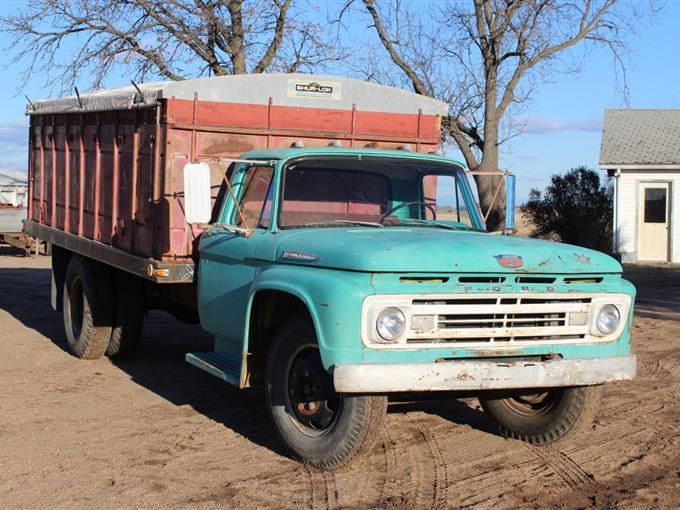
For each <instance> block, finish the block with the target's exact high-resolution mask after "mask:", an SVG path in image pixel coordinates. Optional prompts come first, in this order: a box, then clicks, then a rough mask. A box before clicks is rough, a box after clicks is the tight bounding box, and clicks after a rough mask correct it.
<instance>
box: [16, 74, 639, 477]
mask: <svg viewBox="0 0 680 510" xmlns="http://www.w3.org/2000/svg"><path fill="white" fill-rule="evenodd" d="M28 113H29V114H30V115H31V128H30V129H31V132H30V143H31V150H30V154H31V159H30V165H29V172H30V175H29V178H30V184H31V192H30V197H29V219H28V220H27V222H26V224H25V229H26V231H27V232H29V233H30V234H32V235H35V236H37V237H39V238H41V239H44V240H46V241H49V242H51V243H52V244H53V246H54V248H53V305H54V307H55V308H56V309H59V310H62V311H63V318H64V325H65V332H66V337H67V343H68V347H69V349H70V351H71V352H72V353H73V354H74V355H75V356H78V357H81V358H97V357H100V356H102V355H103V354H104V353H107V354H108V355H110V356H122V355H129V354H131V353H132V352H133V351H134V348H135V346H136V345H137V343H138V341H139V336H140V332H141V324H142V320H143V317H144V313H145V311H146V310H148V309H150V308H163V309H166V310H169V311H171V312H173V313H175V315H176V316H178V317H179V318H181V319H184V320H192V319H200V324H201V326H202V327H203V328H204V329H205V330H206V331H208V332H210V333H211V334H212V335H214V337H215V344H214V349H213V351H211V352H190V353H188V354H187V355H186V359H187V361H188V362H189V363H192V364H193V365H195V366H197V367H199V368H201V369H203V370H206V371H207V372H210V373H211V374H213V375H215V376H217V377H219V378H221V379H223V380H225V381H227V382H229V383H231V384H234V385H237V386H239V387H247V386H252V385H257V384H264V386H265V393H266V397H267V404H268V407H269V409H270V412H271V416H272V419H273V423H274V426H275V429H276V431H277V432H278V435H279V436H280V438H281V440H282V442H283V443H284V444H285V445H286V446H287V448H288V449H289V450H290V451H291V452H292V454H293V455H295V456H296V457H298V458H300V459H302V460H303V461H304V462H306V463H308V464H310V465H312V466H316V467H319V468H323V469H330V468H334V467H336V466H339V465H341V464H343V463H344V462H346V461H348V460H350V459H352V458H354V457H356V456H357V455H358V454H360V453H363V452H366V451H368V450H369V449H370V448H371V446H372V445H373V444H374V442H375V441H376V439H377V438H378V437H379V436H380V431H381V428H382V427H383V419H384V416H385V412H386V408H387V402H388V395H390V394H392V393H397V392H430V391H449V392H461V393H460V394H465V395H471V394H474V395H476V396H477V397H478V398H479V400H480V402H481V405H482V407H483V409H484V411H485V412H486V413H487V414H488V416H489V417H490V419H492V420H493V421H495V422H496V423H497V424H498V426H499V430H500V431H501V433H502V434H504V435H507V436H510V437H514V438H518V439H522V440H525V441H529V442H531V443H535V444H544V443H549V442H552V441H556V440H559V439H561V438H563V437H566V436H568V435H573V434H574V433H575V432H576V431H578V430H580V429H582V428H584V427H587V426H588V425H589V424H590V423H591V422H592V419H593V417H594V414H595V412H596V411H597V406H598V403H599V399H600V396H601V387H602V386H601V385H602V384H603V383H605V382H607V381H615V380H622V379H630V378H632V377H633V376H634V374H635V357H634V356H633V355H632V354H631V352H630V342H629V341H630V328H631V320H632V311H633V301H634V297H635V290H634V287H633V286H632V285H631V284H630V283H628V282H627V281H626V280H624V279H622V277H621V266H620V265H619V264H618V262H616V261H615V260H614V259H612V258H610V257H608V256H606V255H604V254H602V253H598V252H594V251H591V250H587V249H583V248H580V247H576V246H569V245H563V244H558V243H553V242H547V241H539V240H533V239H525V238H518V237H512V236H505V235H493V234H490V233H487V232H486V231H485V225H484V221H483V219H482V216H481V214H480V211H479V210H478V206H477V201H476V199H475V195H474V193H473V190H472V189H471V186H470V184H469V180H468V176H467V175H466V171H465V168H464V166H463V165H462V164H460V163H457V162H455V161H452V160H450V159H447V158H445V157H443V156H441V155H438V154H435V153H432V152H433V150H434V149H436V148H437V146H438V144H439V120H440V116H441V115H444V114H445V113H446V105H444V104H442V103H439V102H436V101H434V100H431V99H428V98H422V97H419V96H415V95H414V94H409V93H406V92H404V91H397V90H395V89H389V88H386V87H379V86H377V85H373V84H365V83H361V82H354V81H352V80H345V79H342V78H332V77H316V76H315V77H309V76H299V75H268V76H259V77H252V76H246V77H224V78H222V77H220V78H209V79H204V80H194V81H190V82H181V83H179V84H146V85H140V86H137V85H134V87H129V88H125V89H119V90H115V91H104V92H96V93H92V94H84V95H82V96H80V95H78V96H76V97H73V98H61V99H54V100H44V101H35V102H33V103H32V104H31V106H30V107H29V111H28ZM406 144H409V145H410V146H411V148H412V149H415V150H414V151H409V150H407V149H408V147H406V146H405V145H406ZM322 145H324V146H322ZM328 145H330V146H328ZM240 149H253V150H248V151H247V152H245V153H243V154H241V151H240ZM215 194H216V196H213V195H215ZM453 395H455V393H454V394H453Z"/></svg>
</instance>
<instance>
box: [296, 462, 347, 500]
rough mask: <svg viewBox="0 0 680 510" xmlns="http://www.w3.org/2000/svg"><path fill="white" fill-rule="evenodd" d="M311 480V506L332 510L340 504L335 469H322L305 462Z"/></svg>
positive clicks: (308, 477)
mask: <svg viewBox="0 0 680 510" xmlns="http://www.w3.org/2000/svg"><path fill="white" fill-rule="evenodd" d="M304 467H305V471H306V473H307V479H308V480H309V506H310V508H311V509H312V510H317V509H319V510H324V509H329V510H332V509H334V508H339V506H338V489H337V484H336V480H335V474H334V473H333V471H321V470H318V469H315V468H312V467H310V466H308V465H306V464H305V466H304Z"/></svg>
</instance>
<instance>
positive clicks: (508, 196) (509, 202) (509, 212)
mask: <svg viewBox="0 0 680 510" xmlns="http://www.w3.org/2000/svg"><path fill="white" fill-rule="evenodd" d="M514 229H515V176H514V175H510V174H508V175H506V176H505V230H506V231H507V230H514Z"/></svg>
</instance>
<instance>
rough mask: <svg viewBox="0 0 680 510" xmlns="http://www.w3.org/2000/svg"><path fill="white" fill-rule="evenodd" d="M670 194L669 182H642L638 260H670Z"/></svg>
mask: <svg viewBox="0 0 680 510" xmlns="http://www.w3.org/2000/svg"><path fill="white" fill-rule="evenodd" d="M669 195H670V184H669V183H642V184H640V195H639V196H640V207H639V210H640V217H639V222H638V225H639V232H638V257H637V258H638V260H648V261H664V262H665V261H667V260H668V237H669V233H670V229H669V226H670V218H669V216H670V215H669V209H670V208H669V205H670V202H669Z"/></svg>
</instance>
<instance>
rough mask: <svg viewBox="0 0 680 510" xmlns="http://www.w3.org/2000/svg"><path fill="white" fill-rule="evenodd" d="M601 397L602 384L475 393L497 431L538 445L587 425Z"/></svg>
mask: <svg viewBox="0 0 680 510" xmlns="http://www.w3.org/2000/svg"><path fill="white" fill-rule="evenodd" d="M601 399H602V386H601V385H599V386H579V387H573V388H551V389H547V390H529V391H525V392H522V393H513V394H504V395H503V396H502V397H495V398H483V397H479V402H480V404H481V405H482V408H483V409H484V412H485V413H486V414H487V415H488V416H489V417H490V418H491V419H492V420H493V421H494V422H496V424H497V425H498V428H499V431H500V433H501V435H503V436H505V437H511V438H514V439H519V440H522V441H526V442H528V443H531V444H537V445H541V444H547V443H552V442H554V441H558V440H560V439H563V438H566V437H569V436H573V435H575V434H577V433H578V432H582V431H584V430H586V429H587V428H588V427H590V425H591V424H592V423H593V420H594V419H595V416H596V415H597V411H598V409H599V407H600V401H601Z"/></svg>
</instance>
